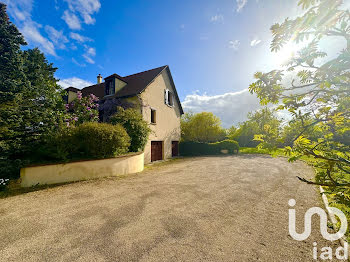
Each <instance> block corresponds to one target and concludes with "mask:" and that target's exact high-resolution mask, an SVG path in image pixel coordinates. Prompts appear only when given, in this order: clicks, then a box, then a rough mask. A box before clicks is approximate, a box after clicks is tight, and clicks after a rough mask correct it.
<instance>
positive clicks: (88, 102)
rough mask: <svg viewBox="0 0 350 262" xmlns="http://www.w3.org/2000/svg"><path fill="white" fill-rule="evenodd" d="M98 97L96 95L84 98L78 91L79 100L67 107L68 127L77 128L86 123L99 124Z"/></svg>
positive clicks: (65, 120) (66, 121)
mask: <svg viewBox="0 0 350 262" xmlns="http://www.w3.org/2000/svg"><path fill="white" fill-rule="evenodd" d="M98 101H99V99H98V97H97V96H95V95H94V94H90V95H89V96H86V97H83V94H82V93H81V92H80V91H78V92H77V98H76V99H75V100H73V101H72V102H70V103H68V104H66V105H65V107H66V117H65V119H64V122H65V123H66V125H67V127H71V126H77V125H80V124H82V123H85V122H98V106H99V104H98Z"/></svg>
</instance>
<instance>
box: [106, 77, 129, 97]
mask: <svg viewBox="0 0 350 262" xmlns="http://www.w3.org/2000/svg"><path fill="white" fill-rule="evenodd" d="M126 85H127V82H125V80H124V79H123V77H121V76H120V75H117V74H113V75H110V76H108V77H106V78H105V96H113V95H115V94H116V93H117V92H118V91H119V90H121V89H122V88H123V87H124V86H126Z"/></svg>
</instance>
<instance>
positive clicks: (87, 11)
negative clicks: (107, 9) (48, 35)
mask: <svg viewBox="0 0 350 262" xmlns="http://www.w3.org/2000/svg"><path fill="white" fill-rule="evenodd" d="M65 2H67V3H68V8H69V10H70V11H71V13H76V14H79V15H80V17H81V18H82V19H83V22H84V23H85V24H88V25H91V24H94V23H95V19H94V18H93V17H92V15H93V14H94V13H97V12H98V11H99V10H100V8H101V3H100V1H99V0H65ZM66 12H67V10H66V11H65V13H66ZM64 20H65V19H64ZM65 21H66V20H65ZM66 23H67V24H68V22H67V21H66ZM68 26H70V25H69V24H68ZM71 29H74V28H71Z"/></svg>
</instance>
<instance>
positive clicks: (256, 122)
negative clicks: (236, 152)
mask: <svg viewBox="0 0 350 262" xmlns="http://www.w3.org/2000/svg"><path fill="white" fill-rule="evenodd" d="M280 125H281V121H280V120H279V119H278V118H277V117H276V116H275V114H274V111H273V110H272V109H269V108H267V107H265V108H263V109H261V110H257V111H255V112H253V113H249V114H248V120H247V121H245V122H243V123H241V124H240V126H239V128H238V129H237V131H236V132H235V133H234V135H233V137H232V138H233V139H235V140H236V141H238V143H239V144H240V146H243V147H255V146H258V145H260V146H267V145H268V147H270V148H276V147H277V146H278V145H279V144H280V137H279V136H280ZM267 141H268V143H267Z"/></svg>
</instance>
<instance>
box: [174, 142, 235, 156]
mask: <svg viewBox="0 0 350 262" xmlns="http://www.w3.org/2000/svg"><path fill="white" fill-rule="evenodd" d="M222 150H227V152H228V154H234V153H238V151H239V145H238V142H236V141H234V140H224V141H220V142H216V143H200V142H192V141H186V142H181V143H180V155H182V156H200V155H220V154H223V153H222Z"/></svg>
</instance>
